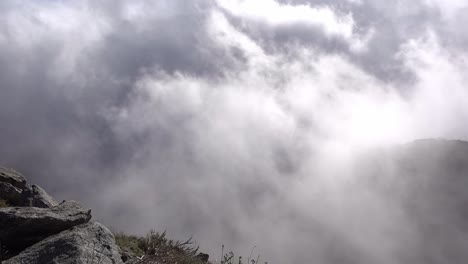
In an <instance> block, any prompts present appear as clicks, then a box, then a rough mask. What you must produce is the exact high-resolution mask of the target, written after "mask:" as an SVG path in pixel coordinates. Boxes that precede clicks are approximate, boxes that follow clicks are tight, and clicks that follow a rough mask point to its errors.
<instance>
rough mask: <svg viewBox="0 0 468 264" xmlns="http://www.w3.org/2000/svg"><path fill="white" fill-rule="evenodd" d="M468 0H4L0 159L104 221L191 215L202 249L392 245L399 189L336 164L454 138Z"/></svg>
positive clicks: (391, 250)
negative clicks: (375, 185) (372, 183)
mask: <svg viewBox="0 0 468 264" xmlns="http://www.w3.org/2000/svg"><path fill="white" fill-rule="evenodd" d="M466 11H468V3H466V1H464V0H450V1H447V0H424V1H423V0H419V1H383V0H342V1H338V0H334V1H322V0H314V1H312V0H311V1H306V0H294V1H279V0H255V1H253V0H252V1H247V0H211V1H209V0H206V1H205V0H196V1H183V0H157V1H149V0H148V1H123V0H112V1H111V0H102V1H67V0H61V1H60V0H41V1H37V0H26V1H13V0H3V1H1V2H0V89H1V90H0V91H1V93H0V122H1V124H2V128H1V130H0V131H1V132H0V146H2V147H1V148H0V164H3V165H6V166H10V167H14V168H16V169H18V170H19V171H21V172H23V173H24V174H25V175H26V176H27V177H28V178H29V181H30V182H34V183H37V184H39V185H41V186H43V187H44V188H45V189H47V190H48V191H49V192H50V193H51V194H53V195H54V196H56V197H58V198H59V199H76V200H79V201H81V202H83V203H84V204H85V205H87V206H89V207H91V208H93V210H94V215H95V217H96V218H97V219H98V220H100V221H102V222H103V223H105V224H107V225H108V226H111V227H113V228H115V229H118V230H125V231H127V232H134V233H140V234H141V233H144V232H146V231H148V230H149V229H151V228H153V229H157V230H165V229H167V230H168V232H169V234H170V235H171V234H172V235H173V236H174V237H176V238H186V237H188V236H189V235H191V234H193V235H194V236H195V238H196V239H197V241H198V242H199V243H200V245H201V248H202V249H203V250H205V251H208V252H209V253H211V254H218V248H220V245H221V244H223V243H224V244H226V246H228V247H229V248H232V249H235V250H237V251H238V252H241V253H242V254H244V255H248V254H249V253H250V248H251V247H252V246H253V245H257V250H258V251H259V252H261V254H262V255H265V256H268V260H270V263H309V262H310V261H312V260H316V261H318V263H400V261H401V263H408V262H407V261H408V259H407V258H404V257H401V256H403V255H404V256H406V255H405V254H406V253H405V254H403V253H401V252H400V250H403V249H402V248H405V247H407V248H411V247H413V246H414V247H416V245H417V244H418V242H415V241H413V240H412V239H413V238H414V237H418V235H420V234H413V233H411V232H416V231H414V228H411V227H412V225H414V221H413V220H414V218H412V217H409V216H408V215H407V212H406V211H405V210H404V209H402V208H403V207H402V206H401V204H404V201H406V200H405V199H403V198H401V199H400V197H397V198H398V199H397V198H395V197H393V198H391V199H390V198H389V197H388V194H386V193H385V192H382V191H381V190H373V189H372V188H369V187H368V186H367V185H365V184H364V185H363V184H361V181H360V180H359V179H361V178H360V177H363V176H360V175H361V174H362V173H361V172H352V171H351V170H349V168H350V166H352V165H354V162H355V161H354V160H353V159H354V157H355V156H358V155H360V154H361V153H363V152H365V151H367V149H369V148H375V147H382V146H383V147H387V146H390V145H394V144H400V143H406V142H410V141H412V140H414V139H418V138H429V137H431V138H438V137H443V138H450V139H465V140H466V139H468V125H467V124H466V122H464V120H468V89H467V87H466V83H468V80H467V79H468V75H467V70H468V57H467V55H468V50H467V49H468V31H466V30H465V29H464V25H465V24H467V23H468V21H467V18H466V16H465V15H464V14H466ZM387 174H388V175H391V176H392V177H393V176H395V175H393V174H392V173H391V172H390V171H386V173H385V175H387ZM391 176H388V177H389V178H392V177H391ZM410 186H413V185H412V184H410ZM355 194H356V195H355ZM353 195H354V196H353ZM350 196H352V197H354V198H350ZM402 197H405V196H404V195H403V196H402ZM424 197H425V196H424ZM395 199H396V200H398V201H396V200H395ZM368 212H373V215H374V216H375V217H373V218H369V217H365V216H366V215H368ZM343 218H349V219H352V221H355V222H352V223H354V224H351V226H350V224H349V223H348V222H346V223H345V222H343V220H342V219H343ZM387 219H393V220H392V221H391V222H388V220H387ZM365 228H368V229H369V230H370V232H368V233H365V234H364V235H362V234H361V233H359V230H363V229H365ZM388 234H393V235H390V236H388ZM408 234H411V236H410V235H408ZM407 236H409V237H407ZM381 237H389V238H388V239H387V242H386V243H385V244H382V245H380V246H376V241H380V239H381ZM403 241H405V242H403ZM417 241H419V242H420V240H417ZM418 252H419V251H418ZM400 253H401V254H400ZM421 254H422V253H421ZM344 259H347V260H348V261H349V262H346V261H345V260H344ZM405 261H406V262H405ZM425 263H429V262H427V261H426V262H425ZM438 263H440V261H439V262H438Z"/></svg>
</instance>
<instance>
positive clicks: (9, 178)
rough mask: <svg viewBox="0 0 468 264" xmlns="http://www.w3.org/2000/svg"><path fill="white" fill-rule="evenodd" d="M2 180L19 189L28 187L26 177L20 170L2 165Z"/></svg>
mask: <svg viewBox="0 0 468 264" xmlns="http://www.w3.org/2000/svg"><path fill="white" fill-rule="evenodd" d="M0 182H6V183H9V184H11V185H13V186H14V187H16V188H18V189H21V190H22V189H24V188H26V179H25V178H24V177H23V175H21V174H20V173H19V172H16V171H14V170H11V169H7V168H4V167H0Z"/></svg>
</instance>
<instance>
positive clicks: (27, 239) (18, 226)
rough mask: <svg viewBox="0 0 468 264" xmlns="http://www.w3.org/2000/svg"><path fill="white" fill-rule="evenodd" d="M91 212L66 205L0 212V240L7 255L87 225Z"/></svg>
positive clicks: (78, 206) (5, 209)
mask: <svg viewBox="0 0 468 264" xmlns="http://www.w3.org/2000/svg"><path fill="white" fill-rule="evenodd" d="M90 219H91V210H89V209H84V208H82V207H81V206H80V205H79V204H78V203H77V202H74V201H68V202H64V203H62V204H60V205H58V206H55V207H52V208H37V207H7V208H0V227H1V229H0V240H1V241H3V246H4V247H6V248H7V249H8V250H9V251H10V252H19V251H20V250H22V249H24V248H26V247H28V246H30V245H32V244H34V243H36V242H39V241H41V240H42V239H44V238H46V237H49V236H51V235H54V234H57V233H59V232H61V231H63V230H67V229H70V228H72V227H74V226H76V225H80V224H83V223H87V222H88V221H89V220H90Z"/></svg>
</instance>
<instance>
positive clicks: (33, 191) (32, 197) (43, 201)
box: [25, 185, 58, 208]
mask: <svg viewBox="0 0 468 264" xmlns="http://www.w3.org/2000/svg"><path fill="white" fill-rule="evenodd" d="M25 197H26V200H27V203H28V204H29V206H34V207H40V208H50V207H54V206H57V205H58V203H57V201H55V200H54V198H52V197H51V196H50V195H49V194H48V193H47V192H46V191H45V190H44V189H42V188H41V187H39V186H37V185H31V188H30V191H28V193H27V194H26V195H25Z"/></svg>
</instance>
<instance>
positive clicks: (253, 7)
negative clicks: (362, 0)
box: [217, 0, 354, 39]
mask: <svg viewBox="0 0 468 264" xmlns="http://www.w3.org/2000/svg"><path fill="white" fill-rule="evenodd" d="M217 3H218V5H219V6H220V7H222V8H223V9H224V10H226V11H227V12H229V13H231V14H232V15H234V16H237V17H241V18H245V19H248V20H253V21H257V22H261V23H267V24H270V25H272V26H280V25H291V24H296V23H298V24H306V25H311V26H317V27H320V28H321V29H322V30H323V31H324V32H325V33H326V34H327V35H329V36H340V37H343V38H345V39H349V38H351V37H352V36H353V29H354V20H353V18H352V16H351V15H350V14H346V15H337V14H336V12H335V11H334V10H332V9H331V8H330V7H327V6H321V7H312V6H310V5H289V4H280V3H278V2H276V1H275V0H256V1H248V0H233V1H232V0H217Z"/></svg>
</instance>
